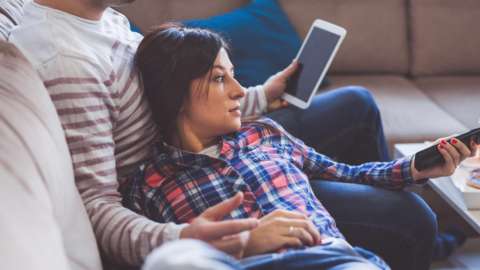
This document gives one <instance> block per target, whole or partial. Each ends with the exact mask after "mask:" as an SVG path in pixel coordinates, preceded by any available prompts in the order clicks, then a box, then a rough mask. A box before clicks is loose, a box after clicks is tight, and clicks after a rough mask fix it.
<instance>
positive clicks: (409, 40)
mask: <svg viewBox="0 0 480 270" xmlns="http://www.w3.org/2000/svg"><path fill="white" fill-rule="evenodd" d="M248 2H249V1H247V0H229V1H221V0H202V1H196V0H137V1H136V2H135V3H133V4H132V5H129V6H126V7H124V8H121V11H122V12H123V13H124V14H126V15H127V17H129V18H130V20H131V21H132V22H134V23H135V24H136V25H137V26H138V27H139V28H140V29H141V30H142V31H148V29H149V28H151V27H152V26H153V25H157V24H160V23H162V22H165V21H172V20H173V21H178V20H185V19H191V18H206V17H209V16H213V15H216V14H220V13H224V12H228V11H230V10H233V9H235V8H238V7H240V6H242V5H245V4H248ZM278 2H279V4H280V6H281V7H282V9H283V10H284V12H285V13H286V15H287V16H288V18H289V20H290V22H291V24H292V25H293V26H294V28H295V30H296V31H297V32H298V34H299V35H300V36H301V37H304V36H305V35H306V33H307V31H308V28H309V27H310V25H311V23H312V21H313V20H314V19H315V18H322V19H324V20H327V21H331V22H333V23H336V24H339V25H341V26H343V27H345V28H346V29H347V30H348V34H347V37H346V38H345V41H344V43H343V44H342V47H341V48H340V50H339V51H338V54H337V56H336V58H335V60H334V61H333V64H332V67H331V70H330V72H329V79H330V85H329V86H328V87H326V88H323V89H322V90H321V91H328V90H330V89H333V88H336V87H341V86H346V85H361V86H365V87H366V88H368V89H369V90H370V91H371V92H372V93H373V95H374V97H375V99H376V100H377V102H378V105H379V108H380V111H381V114H382V117H383V125H384V129H385V134H386V138H387V140H388V142H389V145H390V147H393V144H395V143H406V142H421V141H425V140H432V139H435V138H438V137H441V136H445V135H449V134H454V133H458V132H462V131H464V130H466V129H469V128H474V127H477V126H480V124H479V123H478V121H479V119H480V105H479V104H480V36H479V35H478V34H476V32H475V30H474V29H476V27H477V26H478V25H480V1H478V0H363V1H358V0H279V1H278ZM233 46H235V44H233ZM319 121H321V119H319Z"/></svg>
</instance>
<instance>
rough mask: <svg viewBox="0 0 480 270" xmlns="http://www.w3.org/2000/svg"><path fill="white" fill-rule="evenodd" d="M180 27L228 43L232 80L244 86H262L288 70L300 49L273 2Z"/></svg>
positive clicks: (260, 1)
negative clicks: (216, 36) (212, 33)
mask: <svg viewBox="0 0 480 270" xmlns="http://www.w3.org/2000/svg"><path fill="white" fill-rule="evenodd" d="M184 24H185V25H186V26H189V27H199V28H207V29H210V30H213V31H215V32H217V33H220V34H221V35H222V36H223V37H224V38H225V39H226V40H227V41H228V42H229V43H230V47H231V49H232V50H231V52H232V54H231V57H232V62H233V64H234V65H235V77H236V78H237V79H238V81H239V82H240V83H241V84H242V85H244V86H254V85H258V84H263V83H264V82H265V80H266V79H268V77H270V76H271V75H273V74H275V73H276V72H278V71H280V70H282V69H283V68H285V67H286V66H288V65H289V64H290V62H291V61H292V59H293V58H294V57H295V56H296V54H297V52H298V50H299V49H300V46H301V40H300V38H299V36H298V34H297V33H296V32H295V30H294V29H293V27H292V25H291V24H290V22H289V21H288V18H287V16H286V15H285V13H284V12H283V10H282V9H281V7H280V6H279V5H278V3H277V1H275V0H254V1H252V2H251V3H250V4H248V5H246V6H244V7H241V8H238V9H236V10H233V11H231V12H229V13H226V14H222V15H218V16H214V17H210V18H208V19H198V20H188V21H185V22H184Z"/></svg>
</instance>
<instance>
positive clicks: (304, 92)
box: [283, 19, 347, 109]
mask: <svg viewBox="0 0 480 270" xmlns="http://www.w3.org/2000/svg"><path fill="white" fill-rule="evenodd" d="M346 34H347V31H346V30H345V29H344V28H342V27H340V26H337V25H334V24H332V23H329V22H326V21H323V20H319V19H317V20H315V21H314V22H313V24H312V26H311V27H310V30H309V31H308V34H307V37H306V38H305V40H304V41H303V44H302V47H301V48H300V51H299V52H298V54H297V57H296V59H297V60H298V62H299V64H300V67H299V70H297V72H296V73H295V74H294V75H293V76H292V77H291V78H290V80H289V82H288V86H287V89H286V91H285V93H284V94H283V99H284V100H286V101H288V102H289V103H290V104H292V105H295V106H297V107H299V108H302V109H305V108H307V107H308V106H309V105H310V102H311V101H312V98H313V96H314V94H315V92H316V90H317V89H318V87H319V86H320V83H321V82H322V80H323V78H324V77H325V74H326V73H327V70H328V68H329V67H330V64H331V63H332V60H333V57H334V56H335V54H336V53H337V50H338V48H339V47H340V44H341V43H342V41H343V39H344V38H345V35H346Z"/></svg>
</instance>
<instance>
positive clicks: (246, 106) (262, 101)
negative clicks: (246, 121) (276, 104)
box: [240, 85, 268, 117]
mask: <svg viewBox="0 0 480 270" xmlns="http://www.w3.org/2000/svg"><path fill="white" fill-rule="evenodd" d="M267 105H268V104H267V98H266V96H265V89H264V88H263V86H262V85H258V86H254V87H249V88H248V89H247V91H246V93H245V97H243V98H242V99H241V100H240V110H241V111H242V117H255V116H260V115H262V114H263V113H265V112H266V111H267Z"/></svg>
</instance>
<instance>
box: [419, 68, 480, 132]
mask: <svg viewBox="0 0 480 270" xmlns="http://www.w3.org/2000/svg"><path fill="white" fill-rule="evenodd" d="M415 83H416V84H417V85H418V87H419V88H421V89H422V90H423V91H424V92H425V93H426V94H427V95H428V96H429V97H430V98H431V99H432V100H433V101H434V102H435V103H437V104H438V105H439V106H440V107H441V108H442V109H443V110H444V111H446V112H448V113H449V114H451V115H454V116H455V118H456V119H458V120H459V121H460V122H462V123H463V124H464V125H465V126H467V127H468V128H475V127H479V126H480V124H479V120H480V76H444V77H428V78H419V79H417V80H416V81H415Z"/></svg>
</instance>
